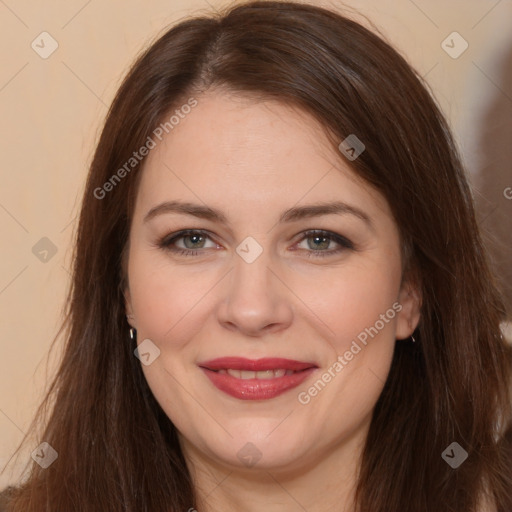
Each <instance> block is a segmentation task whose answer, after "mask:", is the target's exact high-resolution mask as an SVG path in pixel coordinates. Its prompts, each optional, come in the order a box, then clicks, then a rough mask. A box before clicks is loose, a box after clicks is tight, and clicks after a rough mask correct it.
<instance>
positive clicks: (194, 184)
mask: <svg viewBox="0 0 512 512" xmlns="http://www.w3.org/2000/svg"><path fill="white" fill-rule="evenodd" d="M70 293H71V295H70V302H69V312H68V316H67V318H66V322H67V324H66V325H67V326H68V327H69V332H68V338H67V345H66V349H65V353H64V356H63V361H62V364H61V366H60V369H59V371H58V374H57V376H56V378H55V381H54V382H53V384H52V386H51V389H50V391H49V395H48V398H47V403H45V404H46V405H48V404H50V401H51V400H55V402H54V404H55V407H54V408H53V410H52V412H51V414H50V415H49V418H48V422H47V426H46V428H45V430H44V432H43V433H42V435H41V436H40V437H39V438H40V439H41V443H43V442H44V443H48V444H42V445H41V446H40V447H39V448H38V449H39V452H36V454H35V455H34V456H33V458H34V460H36V459H37V457H39V458H40V459H41V460H40V461H39V462H38V463H37V464H33V466H32V468H31V473H30V475H29V478H28V479H27V480H26V481H25V482H23V483H22V484H20V486H19V488H16V489H14V488H11V489H10V490H9V492H6V493H5V496H6V502H8V506H7V510H9V511H21V510H23V511H24V512H27V511H28V512H32V511H36V510H37V511H38V512H40V511H57V510H58V511H71V510H81V511H82V510H83V511H93V510H94V511H97V510H102V511H103V510H104V511H117V510H124V511H137V512H139V511H151V512H157V511H162V512H164V511H166V512H169V511H185V510H188V511H193V510H198V511H199V512H209V511H218V510H222V511H229V510H238V511H240V510H243V511H255V510H261V509H263V508H264V509H265V510H267V511H275V510H287V511H292V510H308V511H310V512H314V511H318V510H333V511H334V510H336V511H344V512H370V511H371V512H395V511H396V512H398V511H414V512H434V511H435V512H443V511H446V512H447V511H460V512H476V511H478V512H483V511H494V512H496V511H498V512H510V511H511V510H512V477H511V471H510V469H511V457H512V447H511V444H512V427H511V417H512V412H511V395H510V382H511V356H510V349H509V348H508V347H507V345H506V343H505V341H504V340H503V337H502V335H501V332H500V329H499V324H500V321H502V320H504V318H505V311H504V308H503V305H502V302H501V299H500V297H499V294H498V292H497V289H496V286H495V281H494V277H493V276H492V275H491V273H490V271H489V267H488V263H487V259H486V255H485V252H484V249H483V246H482V242H481V239H480V235H479V233H478V228H477V225H476V222H475V218H474V211H473V205H472V199H471V193H470V190H469V187H468V184H467V181H466V178H465V174H464V170H463V169H462V166H461V162H460V158H459V156H458V153H457V150H456V148H455V146H454V143H453V140H452V137H451V135H450V133H449V130H448V128H447V125H446V122H445V120H444V119H443V117H442V115H441V113H440V111H439V109H438V108H437V106H436V105H435V103H434V101H433V100H432V98H431V97H430V95H429V94H428V92H427V91H426V89H425V87H424V86H423V85H422V83H421V81H420V79H419V78H418V77H417V76H416V74H415V73H414V71H413V70H412V69H411V68H410V67H409V65H408V64H407V63H406V62H405V61H404V59H403V58H402V57H401V56H400V55H398V54H397V52H396V51H395V50H393V49H392V48H391V47H390V46H389V45H388V44H387V43H386V42H384V41H383V40H382V39H380V38H379V37H377V36H376V35H374V34H373V33H371V32H369V31H368V30H367V29H365V28H363V27H362V26H360V25H359V24H357V23H355V22H354V21H351V20H349V19H346V18H344V17H342V16H340V15H338V14H335V13H333V12H330V11H328V10H324V9H321V8H318V7H313V6H309V5H303V4H296V3H288V2H282V3H281V2H252V3H248V4H245V5H241V6H238V7H233V8H231V9H230V10H228V11H227V12H225V13H224V14H223V15H222V16H220V15H219V16H212V17H201V18H195V19H189V20H186V21H183V22H181V23H180V24H178V25H177V26H175V27H174V28H172V29H171V30H169V31H168V32H167V33H166V34H164V35H163V37H161V38H160V39H159V40H158V41H156V42H155V43H154V44H153V45H152V46H151V47H150V48H149V49H148V50H147V51H146V52H145V53H144V55H142V56H141V57H140V58H139V59H138V60H137V62H136V63H135V65H134V66H133V68H132V69H131V71H130V72H129V74H128V76H127V78H126V79H125V81H124V83H123V85H122V86H121V88H120V90H119V92H118V94H117V96H116V98H115V100H114V103H113V105H112V108H111V110H110V112H109V114H108V116H107V119H106V122H105V126H104V129H103V133H102V136H101V138H100V141H99V143H98V147H97V150H96V153H95V157H94V160H93V162H92V165H91V169H90V173H89V177H88V181H87V187H86V191H85V195H84V200H83V207H82V212H81V217H80V223H79V227H78V234H77V241H76V256H75V265H74V273H73V287H72V290H71V292H70ZM45 404H43V406H44V405H45ZM43 406H42V407H43ZM36 462H37V461H36Z"/></svg>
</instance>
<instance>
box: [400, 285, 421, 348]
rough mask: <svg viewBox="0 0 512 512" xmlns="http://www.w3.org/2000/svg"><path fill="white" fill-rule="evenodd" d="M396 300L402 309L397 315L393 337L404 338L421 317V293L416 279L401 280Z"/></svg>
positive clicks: (409, 333)
mask: <svg viewBox="0 0 512 512" xmlns="http://www.w3.org/2000/svg"><path fill="white" fill-rule="evenodd" d="M398 302H399V304H401V306H402V309H401V310H400V312H399V313H398V315H397V321H396V333H395V337H396V339H398V340H404V339H406V338H408V337H409V336H411V334H412V333H413V332H414V330H415V329H416V327H417V326H418V323H419V321H420V317H421V313H420V311H421V304H422V295H421V289H420V287H419V285H418V282H417V280H415V279H413V278H410V279H407V280H405V281H403V282H402V285H401V288H400V293H399V295H398Z"/></svg>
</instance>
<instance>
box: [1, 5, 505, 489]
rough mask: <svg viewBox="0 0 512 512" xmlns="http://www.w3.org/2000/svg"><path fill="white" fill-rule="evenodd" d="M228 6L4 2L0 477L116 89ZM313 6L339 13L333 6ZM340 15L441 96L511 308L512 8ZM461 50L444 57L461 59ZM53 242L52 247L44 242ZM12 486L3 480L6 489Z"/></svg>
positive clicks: (45, 338) (41, 372) (414, 8)
mask: <svg viewBox="0 0 512 512" xmlns="http://www.w3.org/2000/svg"><path fill="white" fill-rule="evenodd" d="M225 3H226V2H221V1H219V0H209V2H207V1H206V0H193V1H191V0H173V1H163V0H152V1H150V2H142V1H135V0H127V1H120V0H106V1H99V0H89V1H87V0H68V1H66V2H64V1H60V2H59V1H55V0H54V1H46V2H36V1H34V0H32V1H31V0H0V44H1V48H0V55H1V65H0V133H1V137H0V147H1V156H2V158H1V164H0V173H1V176H0V229H1V238H2V244H1V247H2V249H1V258H2V259H1V265H0V319H1V320H0V349H1V357H0V389H1V394H0V469H1V468H2V467H3V466H4V464H5V463H6V462H7V461H8V460H9V459H10V458H11V455H12V453H13V451H14V449H15V447H16V446H17V444H18V443H19V441H20V440H21V438H22V434H23V432H25V431H26V428H27V427H28V425H29V422H30V420H31V418H32V416H33V414H34V412H35V408H36V405H37V404H38V402H39V400H40V398H41V395H42V391H43V389H44V386H45V382H46V381H45V377H46V356H47V352H48V349H49V346H50V343H51V341H52V339H53V336H54V335H55V334H56V330H57V326H58V323H59V319H60V317H59V315H60V310H61V307H62V304H63V301H64V295H65V291H66V287H67V286H68V279H69V272H68V268H69V266H70V254H71V245H70V244H71V239H72V238H71V237H72V234H73V229H74V227H75V217H76V215H77V212H78V207H79V203H80V199H81V197H80V196H81V191H82V188H83V185H84V180H85V176H86V172H87V166H88V163H89V161H90V158H91V155H92V149H93V145H94V141H95V139H96V137H97V135H98V130H99V127H100V124H101V122H102V120H103V117H104V115H105V114H106V112H107V108H108V105H109V103H110V101H111V99H112V97H113V94H114V92H115V90H116V88H117V86H118V85H119V82H120V79H121V77H122V76H123V73H124V72H125V71H126V70H127V67H128V65H129V63H130V62H132V60H133V58H134V57H135V55H136V54H137V53H138V52H139V51H140V50H141V49H142V47H143V46H144V45H145V44H146V43H147V42H148V41H149V40H150V39H152V38H154V37H156V36H157V35H158V34H160V33H161V32H162V31H163V30H164V28H165V27H167V26H168V25H169V24H171V23H173V22H175V21H177V20H179V19H181V18H183V17H185V16H187V15H188V14H191V13H194V12H197V11H199V10H206V11H209V10H211V9H212V8H214V7H218V6H220V5H224V4H225ZM314 3H317V4H318V5H326V6H331V7H339V8H341V3H337V2H336V1H334V0H333V1H330V2H323V1H317V2H314ZM345 5H347V6H353V7H354V8H356V9H359V10H360V11H361V12H362V13H364V14H366V15H367V16H368V17H369V18H370V19H371V20H373V22H374V23H376V24H377V26H378V27H379V28H380V30H381V31H382V32H383V33H384V34H385V35H386V36H387V37H388V38H389V40H390V41H391V42H393V43H394V44H395V45H396V46H397V47H398V48H399V49H400V50H401V51H402V52H403V53H404V54H405V56H406V57H407V58H408V59H409V61H410V62H411V63H412V64H413V65H414V66H415V67H416V68H417V69H418V70H419V72H420V73H421V74H422V75H424V76H425V77H426V79H427V81H428V83H429V84H430V86H431V87H432V89H433V91H434V94H435V96H436V97H437V99H438V101H439V103H440V104H441V107H442V108H443V109H444V111H445V113H446V115H447V116H448V118H449V120H450V122H451V124H452V126H453V128H454V130H455V133H456V136H457V138H458V141H459V143H460V145H461V148H462V150H463V155H464V159H465V161H466V163H467V166H468V169H469V171H470V172H471V177H472V178H471V179H472V181H473V182H474V184H475V194H476V197H477V199H478V201H479V204H480V209H481V212H482V213H481V222H482V226H483V227H484V228H485V230H486V233H489V234H488V235H487V236H489V237H490V236H491V235H492V233H495V234H494V235H492V236H494V237H498V238H497V241H496V242H494V245H495V246H498V247H501V249H499V250H496V251H495V252H496V254H497V256H496V258H497V261H498V263H499V262H500V261H501V267H500V272H501V274H502V276H503V280H504V282H505V283H506V282H507V280H508V285H506V286H507V290H508V294H509V295H508V297H509V302H510V303H512V293H511V292H510V290H511V289H512V286H511V283H512V273H511V272H512V270H511V269H512V265H510V262H511V259H512V258H511V257H510V251H511V249H512V240H511V238H510V237H511V236H512V235H511V233H512V226H511V224H510V222H511V220H510V219H512V199H510V200H507V199H506V198H505V196H504V193H503V192H504V189H505V188H506V187H512V169H511V166H512V164H511V162H512V149H511V148H512V126H511V124H512V121H511V120H512V0H493V1H486V0H461V1H458V0H457V1H453V0H450V1H449V2H447V1H446V0H433V1H432V0H431V1H427V0H415V1H414V2H413V1H409V0H395V1H390V0H386V1H382V0H363V1H360V2H356V1H351V2H345ZM43 31H46V32H48V33H49V34H50V35H51V37H52V38H54V39H55V41H56V42H57V43H58V48H57V50H56V51H55V52H54V53H53V54H51V55H50V56H49V57H48V58H46V59H43V58H42V57H41V56H40V55H39V54H38V53H37V52H36V51H35V50H34V49H33V48H32V47H31V43H32V42H33V41H35V42H34V46H35V49H36V50H37V51H38V52H39V53H42V54H43V55H44V52H48V51H49V50H50V49H51V44H52V43H51V40H50V39H49V37H48V36H40V37H39V35H40V34H41V33H42V32H43ZM453 31H457V32H458V33H460V34H461V35H462V37H463V38H464V39H465V40H466V41H467V43H468V45H469V46H468V48H467V50H466V51H465V52H464V53H462V55H460V56H459V57H458V58H456V59H455V58H452V57H450V56H449V55H448V54H447V53H446V52H445V51H444V50H443V48H442V46H441V43H442V41H443V40H445V38H446V37H447V36H448V35H449V34H451V33H452V32H453ZM41 39H43V41H42V42H41ZM461 43H462V41H457V40H456V39H455V40H454V42H453V45H452V43H451V39H448V43H447V44H449V45H451V46H453V47H454V48H452V49H451V50H450V51H452V52H456V51H457V50H459V49H460V48H462V47H461V46H460V44H461ZM36 45H38V46H36ZM511 195H512V191H511ZM507 222H508V224H507ZM45 237H46V238H47V239H48V240H49V241H51V242H50V243H49V242H48V240H43V241H42V242H41V241H40V240H41V239H43V238H45ZM507 237H508V238H507ZM38 243H39V244H40V245H36V244H38ZM34 246H36V249H35V250H34V252H33V247H34ZM45 250H47V251H49V252H48V253H45V252H44V251H45ZM55 250H56V251H57V252H56V253H55V254H52V251H55ZM505 250H508V253H506V252H505ZM34 253H35V254H34ZM45 258H46V260H47V261H42V260H44V259H45ZM504 286H505V285H504ZM57 347H58V346H57ZM55 355H58V354H55ZM54 359H55V357H52V359H51V360H50V364H49V366H48V372H49V373H51V372H52V368H53V366H52V361H53V360H54ZM39 442H40V440H39V441H38V442H36V440H35V441H34V446H33V448H35V447H36V446H37V444H39ZM30 451H31V450H29V451H28V452H27V453H26V454H25V456H24V457H25V458H22V459H20V464H21V463H24V462H25V460H26V458H27V457H29V454H30ZM15 479H16V475H11V474H10V473H9V472H6V473H4V474H3V475H2V476H1V477H0V488H2V487H4V486H5V485H6V484H7V483H8V482H9V481H12V480H15Z"/></svg>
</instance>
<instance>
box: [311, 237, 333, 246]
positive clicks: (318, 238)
mask: <svg viewBox="0 0 512 512" xmlns="http://www.w3.org/2000/svg"><path fill="white" fill-rule="evenodd" d="M313 240H314V241H315V243H317V242H318V241H321V240H323V241H324V243H323V247H322V248H324V249H325V248H326V246H325V242H326V241H327V245H329V240H328V239H327V238H325V237H322V236H315V237H313ZM315 247H316V248H317V249H318V248H319V246H318V245H316V246H315Z"/></svg>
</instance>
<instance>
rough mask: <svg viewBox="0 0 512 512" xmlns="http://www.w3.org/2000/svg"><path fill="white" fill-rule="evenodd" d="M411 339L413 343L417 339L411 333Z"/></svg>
mask: <svg viewBox="0 0 512 512" xmlns="http://www.w3.org/2000/svg"><path fill="white" fill-rule="evenodd" d="M411 340H412V342H413V343H414V342H415V341H416V340H415V338H414V336H413V335H412V334H411Z"/></svg>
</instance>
